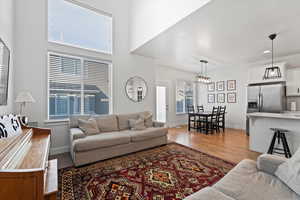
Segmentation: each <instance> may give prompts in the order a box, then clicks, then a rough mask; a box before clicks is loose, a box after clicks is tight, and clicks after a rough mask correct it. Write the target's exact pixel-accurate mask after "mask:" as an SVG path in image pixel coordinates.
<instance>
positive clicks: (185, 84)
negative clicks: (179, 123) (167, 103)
mask: <svg viewBox="0 0 300 200" xmlns="http://www.w3.org/2000/svg"><path fill="white" fill-rule="evenodd" d="M194 87H195V85H194V83H192V82H190V81H181V80H178V81H177V83H176V113H177V114H184V113H187V108H188V106H190V105H194V98H195V95H194Z"/></svg>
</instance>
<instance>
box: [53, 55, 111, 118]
mask: <svg viewBox="0 0 300 200" xmlns="http://www.w3.org/2000/svg"><path fill="white" fill-rule="evenodd" d="M109 67H110V63H106V62H100V61H91V60H89V59H86V58H82V57H73V56H67V55H59V54H55V53H49V77H48V81H49V84H48V85H49V112H48V113H49V119H64V118H68V117H69V116H70V115H79V114H97V115H98V114H108V113H109V112H110V109H109V108H110V85H109V84H110V81H109V77H110V76H109Z"/></svg>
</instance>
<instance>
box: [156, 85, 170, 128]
mask: <svg viewBox="0 0 300 200" xmlns="http://www.w3.org/2000/svg"><path fill="white" fill-rule="evenodd" d="M168 110H169V108H168V87H167V86H165V85H157V86H156V121H158V122H163V123H167V122H168Z"/></svg>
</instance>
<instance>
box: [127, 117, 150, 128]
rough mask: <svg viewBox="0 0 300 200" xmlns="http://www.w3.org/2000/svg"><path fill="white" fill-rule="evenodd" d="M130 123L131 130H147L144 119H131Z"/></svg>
mask: <svg viewBox="0 0 300 200" xmlns="http://www.w3.org/2000/svg"><path fill="white" fill-rule="evenodd" d="M128 121H129V125H130V129H131V130H145V129H146V126H145V123H144V119H142V118H140V119H129V120H128Z"/></svg>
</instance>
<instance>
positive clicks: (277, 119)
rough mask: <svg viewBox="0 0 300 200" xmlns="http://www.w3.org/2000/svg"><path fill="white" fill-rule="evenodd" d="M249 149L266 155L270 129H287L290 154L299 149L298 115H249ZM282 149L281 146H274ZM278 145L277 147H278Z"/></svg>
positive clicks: (270, 135)
mask: <svg viewBox="0 0 300 200" xmlns="http://www.w3.org/2000/svg"><path fill="white" fill-rule="evenodd" d="M247 117H248V118H249V121H250V123H249V133H250V149H251V150H252V151H256V152H260V153H266V152H267V151H268V148H269V145H270V143H271V140H272V137H273V132H272V131H271V130H270V128H282V129H287V130H289V131H290V133H287V134H286V138H287V141H288V144H289V147H290V150H291V152H292V154H293V153H294V152H295V151H296V150H297V149H298V148H299V147H300V113H288V112H286V113H261V112H257V113H249V114H247ZM276 145H277V147H280V148H281V147H282V146H281V144H280V145H279V144H278V143H277V144H276ZM278 145H279V146H278Z"/></svg>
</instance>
